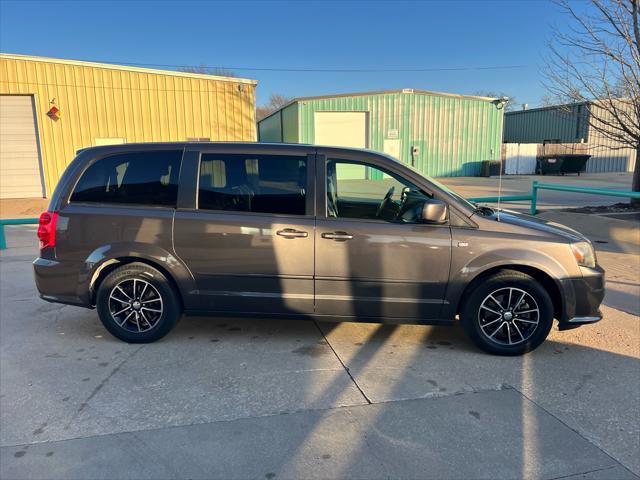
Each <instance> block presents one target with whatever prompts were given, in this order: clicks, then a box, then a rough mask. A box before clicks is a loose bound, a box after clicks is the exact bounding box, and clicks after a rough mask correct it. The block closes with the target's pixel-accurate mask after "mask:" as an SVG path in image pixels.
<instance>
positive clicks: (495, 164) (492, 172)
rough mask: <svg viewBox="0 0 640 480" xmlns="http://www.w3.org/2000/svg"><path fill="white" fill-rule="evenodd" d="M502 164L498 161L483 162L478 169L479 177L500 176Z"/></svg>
mask: <svg viewBox="0 0 640 480" xmlns="http://www.w3.org/2000/svg"><path fill="white" fill-rule="evenodd" d="M501 168H502V162H501V161H499V160H483V161H482V166H481V168H480V176H481V177H494V176H496V175H500V169H501Z"/></svg>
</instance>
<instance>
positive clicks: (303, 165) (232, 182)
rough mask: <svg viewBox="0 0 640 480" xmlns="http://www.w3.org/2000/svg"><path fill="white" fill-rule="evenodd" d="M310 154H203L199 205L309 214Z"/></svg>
mask: <svg viewBox="0 0 640 480" xmlns="http://www.w3.org/2000/svg"><path fill="white" fill-rule="evenodd" d="M306 184H307V159H306V157H289V156H276V155H251V156H249V155H215V154H210V155H203V156H202V160H201V162H200V184H199V191H198V208H201V209H206V210H232V211H240V212H259V213H281V214H289V215H304V214H305V198H306V191H305V189H306Z"/></svg>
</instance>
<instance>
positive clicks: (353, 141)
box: [313, 112, 368, 148]
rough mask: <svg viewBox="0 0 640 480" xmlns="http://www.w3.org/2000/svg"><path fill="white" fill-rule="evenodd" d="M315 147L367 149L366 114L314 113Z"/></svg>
mask: <svg viewBox="0 0 640 480" xmlns="http://www.w3.org/2000/svg"><path fill="white" fill-rule="evenodd" d="M313 120H314V121H313V124H314V130H315V142H314V143H315V144H316V145H331V146H336V147H354V148H367V145H368V142H367V112H316V113H315V114H314V118H313Z"/></svg>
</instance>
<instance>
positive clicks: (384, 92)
mask: <svg viewBox="0 0 640 480" xmlns="http://www.w3.org/2000/svg"><path fill="white" fill-rule="evenodd" d="M399 93H407V94H416V93H417V94H419V95H430V96H434V97H449V98H467V99H471V100H480V101H483V102H495V101H496V100H498V99H497V98H493V97H481V96H478V95H462V94H458V93H445V92H435V91H433V90H420V89H415V88H401V89H396V90H373V91H370V92H352V93H336V94H333V95H316V96H311V97H296V98H294V99H292V100H290V101H289V102H287V103H285V104H284V105H282V106H281V107H280V108H278V109H277V110H274V111H273V112H271V113H270V114H269V115H267V116H266V117H264V118H261V119H260V120H258V123H260V122H262V121H263V120H266V119H267V118H269V117H270V116H272V115H275V114H276V113H278V112H279V111H281V110H284V109H285V108H287V107H288V106H289V105H293V104H294V103H298V102H304V101H307V100H322V99H329V98H344V97H366V96H369V95H394V94H399Z"/></svg>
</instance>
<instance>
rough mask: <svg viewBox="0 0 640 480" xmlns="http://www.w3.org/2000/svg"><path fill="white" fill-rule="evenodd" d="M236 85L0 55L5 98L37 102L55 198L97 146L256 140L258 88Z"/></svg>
mask: <svg viewBox="0 0 640 480" xmlns="http://www.w3.org/2000/svg"><path fill="white" fill-rule="evenodd" d="M229 80H230V81H228V79H224V78H220V79H215V77H214V78H212V79H207V78H206V76H205V75H197V74H188V73H180V72H175V73H174V72H164V71H158V70H148V69H133V68H131V69H129V68H128V67H120V66H110V65H100V64H91V63H83V62H73V61H64V60H55V59H42V58H38V57H21V56H17V55H16V56H14V55H1V56H0V94H33V95H35V103H36V114H37V120H38V129H39V134H40V144H41V147H42V157H43V167H44V175H45V181H46V186H47V193H48V194H50V193H51V192H52V191H53V188H54V187H55V185H56V183H57V181H58V179H59V178H60V175H61V174H62V172H63V171H64V168H65V167H66V165H67V164H68V163H69V162H70V161H71V160H72V159H73V157H74V156H75V152H76V150H78V149H80V148H83V147H89V146H93V145H96V139H117V138H122V139H124V141H126V142H150V141H153V142H155V141H184V140H187V139H188V138H208V139H211V140H232V141H235V140H237V141H243V140H244V141H255V139H256V125H255V84H256V82H255V81H252V80H251V81H250V80H244V79H229ZM52 102H54V103H52ZM53 105H55V106H56V107H57V108H59V109H60V111H61V116H60V119H59V120H57V121H54V120H52V119H50V118H49V117H47V115H46V113H47V112H48V111H49V109H50V108H51V106H53ZM100 141H104V140H98V143H99V142H100Z"/></svg>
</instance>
